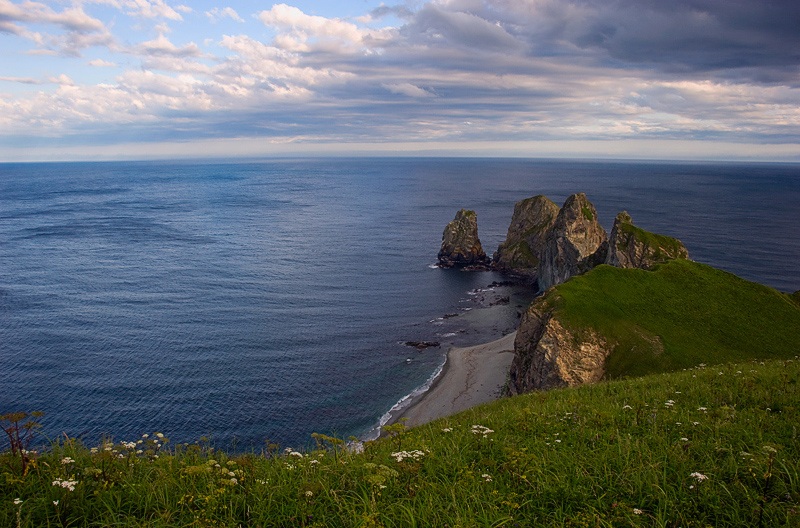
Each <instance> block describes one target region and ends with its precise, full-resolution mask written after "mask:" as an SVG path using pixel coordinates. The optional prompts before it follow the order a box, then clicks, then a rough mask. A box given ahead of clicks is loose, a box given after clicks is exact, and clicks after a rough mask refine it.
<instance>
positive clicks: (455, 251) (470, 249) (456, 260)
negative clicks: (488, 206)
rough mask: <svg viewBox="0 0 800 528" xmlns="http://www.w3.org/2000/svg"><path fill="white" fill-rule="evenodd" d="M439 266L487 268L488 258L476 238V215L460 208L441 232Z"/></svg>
mask: <svg viewBox="0 0 800 528" xmlns="http://www.w3.org/2000/svg"><path fill="white" fill-rule="evenodd" d="M438 260H439V267H441V268H466V269H474V270H479V269H489V265H490V260H489V257H487V256H486V253H484V251H483V248H482V247H481V241H480V239H479V238H478V215H477V214H476V213H475V211H470V210H467V209H461V210H460V211H458V212H457V213H456V217H455V219H454V220H453V221H452V222H450V223H449V224H447V227H445V228H444V232H443V233H442V248H441V249H440V250H439V255H438Z"/></svg>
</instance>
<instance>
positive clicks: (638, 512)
mask: <svg viewBox="0 0 800 528" xmlns="http://www.w3.org/2000/svg"><path fill="white" fill-rule="evenodd" d="M633 513H634V514H635V515H641V514H643V513H644V512H643V511H642V510H640V509H639V508H634V509H633Z"/></svg>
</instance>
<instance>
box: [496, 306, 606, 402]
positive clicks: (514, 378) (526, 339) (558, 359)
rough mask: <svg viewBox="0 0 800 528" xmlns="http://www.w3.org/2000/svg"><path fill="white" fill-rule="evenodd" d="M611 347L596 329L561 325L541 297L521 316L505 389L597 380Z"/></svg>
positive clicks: (515, 390)
mask: <svg viewBox="0 0 800 528" xmlns="http://www.w3.org/2000/svg"><path fill="white" fill-rule="evenodd" d="M610 350H611V347H609V346H608V343H606V342H605V340H604V339H602V338H601V337H600V336H599V335H598V334H597V333H596V332H594V331H592V330H591V329H583V330H582V331H581V332H579V333H578V332H572V331H570V330H568V329H567V328H565V327H564V325H563V324H562V323H561V321H560V320H559V319H558V317H557V316H555V315H554V312H553V309H552V308H549V307H548V305H547V303H546V302H545V300H544V298H543V297H539V298H538V300H537V301H535V302H534V303H533V304H532V305H531V306H530V307H529V308H528V310H527V311H526V312H525V313H524V314H523V315H522V319H521V321H520V324H519V328H518V329H517V337H516V340H515V341H514V353H515V356H514V361H513V363H512V364H511V372H510V374H509V383H508V392H509V393H510V394H521V393H523V392H530V391H532V390H543V389H552V388H556V387H571V386H574V385H580V384H583V383H591V382H595V381H599V380H600V379H601V378H602V377H603V374H604V373H605V360H606V357H607V356H608V354H609V352H610Z"/></svg>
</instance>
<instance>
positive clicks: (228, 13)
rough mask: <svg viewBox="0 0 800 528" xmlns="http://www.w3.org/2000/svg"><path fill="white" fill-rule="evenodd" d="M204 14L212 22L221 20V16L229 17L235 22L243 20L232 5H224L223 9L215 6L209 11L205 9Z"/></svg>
mask: <svg viewBox="0 0 800 528" xmlns="http://www.w3.org/2000/svg"><path fill="white" fill-rule="evenodd" d="M206 16H207V17H208V19H209V20H210V21H211V22H212V23H214V22H217V21H218V20H222V19H223V18H230V19H233V20H235V21H237V22H244V19H242V17H240V16H239V13H237V12H236V10H234V9H233V8H232V7H226V8H223V9H220V8H219V7H215V8H214V9H212V10H211V11H206Z"/></svg>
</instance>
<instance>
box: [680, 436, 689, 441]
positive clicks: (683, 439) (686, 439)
mask: <svg viewBox="0 0 800 528" xmlns="http://www.w3.org/2000/svg"><path fill="white" fill-rule="evenodd" d="M688 441H689V439H688V438H685V437H684V438H681V442H688Z"/></svg>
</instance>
